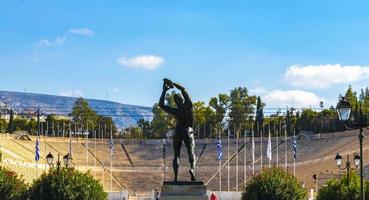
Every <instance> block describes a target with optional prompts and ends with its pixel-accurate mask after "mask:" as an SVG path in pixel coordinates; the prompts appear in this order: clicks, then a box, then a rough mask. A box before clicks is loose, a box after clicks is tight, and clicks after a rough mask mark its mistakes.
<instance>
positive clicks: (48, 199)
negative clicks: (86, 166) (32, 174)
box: [29, 168, 107, 200]
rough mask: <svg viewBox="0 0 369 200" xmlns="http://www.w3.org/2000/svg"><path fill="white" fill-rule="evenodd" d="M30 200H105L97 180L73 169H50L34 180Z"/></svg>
mask: <svg viewBox="0 0 369 200" xmlns="http://www.w3.org/2000/svg"><path fill="white" fill-rule="evenodd" d="M29 197H30V200H64V199H68V200H106V199H107V194H106V193H105V192H104V189H103V186H102V185H101V184H100V183H99V181H98V180H96V179H94V178H93V176H92V175H91V174H90V173H89V172H87V173H82V172H79V171H77V170H75V169H73V168H61V169H60V170H59V171H58V170H57V169H52V170H50V171H49V173H47V174H46V173H44V174H43V175H42V176H41V177H40V178H38V179H36V180H35V181H34V182H33V184H32V186H31V187H30V189H29Z"/></svg>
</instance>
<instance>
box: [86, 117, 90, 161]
mask: <svg viewBox="0 0 369 200" xmlns="http://www.w3.org/2000/svg"><path fill="white" fill-rule="evenodd" d="M86 129H87V132H86V147H87V148H86V161H87V166H88V134H89V130H88V122H87V123H86Z"/></svg>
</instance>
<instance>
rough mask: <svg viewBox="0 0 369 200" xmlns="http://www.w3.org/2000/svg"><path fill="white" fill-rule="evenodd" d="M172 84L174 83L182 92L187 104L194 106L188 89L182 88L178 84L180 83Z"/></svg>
mask: <svg viewBox="0 0 369 200" xmlns="http://www.w3.org/2000/svg"><path fill="white" fill-rule="evenodd" d="M172 83H173V85H174V87H176V88H177V89H179V90H180V91H181V93H182V96H183V98H184V100H185V104H188V105H192V101H191V98H190V96H189V95H188V93H187V91H186V89H185V88H184V87H183V86H181V85H180V84H178V83H174V82H172Z"/></svg>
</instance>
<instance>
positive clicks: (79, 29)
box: [69, 28, 95, 36]
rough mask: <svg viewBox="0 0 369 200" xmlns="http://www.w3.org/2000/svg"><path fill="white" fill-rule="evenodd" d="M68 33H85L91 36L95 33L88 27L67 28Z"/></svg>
mask: <svg viewBox="0 0 369 200" xmlns="http://www.w3.org/2000/svg"><path fill="white" fill-rule="evenodd" d="M69 33H73V34H79V35H85V36H92V35H94V34H95V33H94V32H93V31H92V30H90V29H88V28H72V29H70V30H69Z"/></svg>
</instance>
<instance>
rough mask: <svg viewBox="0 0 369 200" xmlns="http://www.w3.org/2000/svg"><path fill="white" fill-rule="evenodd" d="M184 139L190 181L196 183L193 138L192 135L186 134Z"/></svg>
mask: <svg viewBox="0 0 369 200" xmlns="http://www.w3.org/2000/svg"><path fill="white" fill-rule="evenodd" d="M185 135H186V136H185V138H184V142H185V144H186V148H187V153H188V160H189V162H190V166H191V169H190V175H191V180H192V181H196V176H195V165H196V163H195V162H196V156H195V139H194V137H193V133H192V132H189V133H187V134H185Z"/></svg>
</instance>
